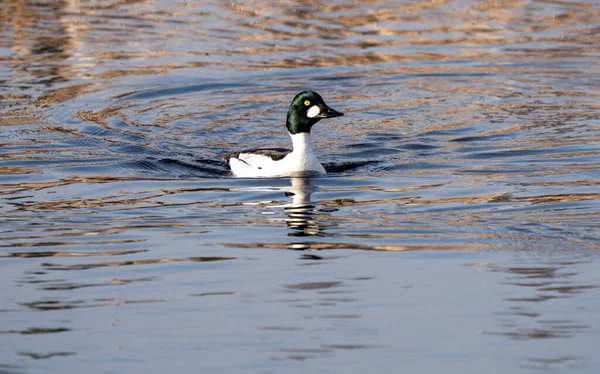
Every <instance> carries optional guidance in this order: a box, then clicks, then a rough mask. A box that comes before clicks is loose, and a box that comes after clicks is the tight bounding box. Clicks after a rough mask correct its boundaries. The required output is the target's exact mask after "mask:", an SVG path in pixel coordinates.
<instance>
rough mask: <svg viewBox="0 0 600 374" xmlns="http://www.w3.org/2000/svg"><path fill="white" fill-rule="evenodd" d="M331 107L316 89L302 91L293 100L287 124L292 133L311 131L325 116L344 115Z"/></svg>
mask: <svg viewBox="0 0 600 374" xmlns="http://www.w3.org/2000/svg"><path fill="white" fill-rule="evenodd" d="M343 115H344V113H340V112H338V111H336V110H334V109H331V108H330V107H329V106H327V104H325V101H323V98H322V97H321V95H319V94H318V93H316V92H314V91H302V92H300V93H299V94H298V95H296V97H294V99H293V100H292V104H291V105H290V109H289V110H288V114H287V121H286V126H287V129H288V131H289V132H290V134H292V135H293V134H298V133H310V129H311V128H312V126H313V125H314V124H315V123H317V122H319V121H320V120H321V119H323V118H332V117H339V116H343Z"/></svg>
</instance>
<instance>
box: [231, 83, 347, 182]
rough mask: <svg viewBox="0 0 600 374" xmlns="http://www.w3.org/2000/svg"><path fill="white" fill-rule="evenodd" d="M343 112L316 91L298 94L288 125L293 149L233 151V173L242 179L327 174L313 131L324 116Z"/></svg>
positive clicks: (328, 116)
mask: <svg viewBox="0 0 600 374" xmlns="http://www.w3.org/2000/svg"><path fill="white" fill-rule="evenodd" d="M343 115H344V114H343V113H341V112H338V111H336V110H334V109H332V108H330V107H329V106H328V105H327V104H325V101H324V100H323V98H322V97H321V95H319V94H318V93H316V92H315V91H302V92H300V93H298V94H297V95H296V96H295V97H294V99H293V100H292V103H291V104H290V107H289V109H288V113H287V119H286V124H285V125H286V127H287V130H288V133H289V135H290V137H291V138H292V146H293V150H291V151H290V150H289V149H284V148H255V149H249V150H245V151H241V152H236V153H233V154H231V155H229V156H228V157H227V162H228V164H229V167H230V168H231V172H232V174H233V175H234V176H235V177H242V178H257V177H280V176H292V175H298V174H307V173H317V174H326V171H325V168H324V167H323V165H321V163H320V162H319V160H317V157H316V156H315V153H314V152H313V149H312V145H311V139H310V131H311V129H312V127H313V125H315V124H316V123H317V122H319V121H320V120H322V119H324V118H334V117H340V116H343Z"/></svg>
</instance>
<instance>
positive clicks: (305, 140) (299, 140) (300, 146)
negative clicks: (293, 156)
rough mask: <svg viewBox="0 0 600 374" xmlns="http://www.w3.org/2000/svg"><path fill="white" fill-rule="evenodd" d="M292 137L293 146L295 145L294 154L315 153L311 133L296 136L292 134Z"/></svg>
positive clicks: (300, 133)
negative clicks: (311, 142)
mask: <svg viewBox="0 0 600 374" xmlns="http://www.w3.org/2000/svg"><path fill="white" fill-rule="evenodd" d="M290 137H291V138H292V144H293V145H294V153H300V154H307V153H313V150H312V146H311V144H310V133H307V132H299V133H296V134H290Z"/></svg>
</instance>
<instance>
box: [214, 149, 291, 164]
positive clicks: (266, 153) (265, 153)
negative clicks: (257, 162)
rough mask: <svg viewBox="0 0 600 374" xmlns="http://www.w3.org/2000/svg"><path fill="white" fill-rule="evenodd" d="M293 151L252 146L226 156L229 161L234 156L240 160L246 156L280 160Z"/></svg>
mask: <svg viewBox="0 0 600 374" xmlns="http://www.w3.org/2000/svg"><path fill="white" fill-rule="evenodd" d="M291 152H292V151H291V150H290V149H287V148H252V149H246V150H243V151H241V152H234V153H230V154H228V155H226V156H225V157H224V159H225V161H226V162H229V161H230V160H231V159H232V158H237V159H238V160H243V159H246V158H253V157H255V156H256V157H257V158H261V157H260V156H262V157H267V158H269V159H271V160H273V161H279V160H281V159H283V158H284V157H285V156H287V155H288V154H290V153H291Z"/></svg>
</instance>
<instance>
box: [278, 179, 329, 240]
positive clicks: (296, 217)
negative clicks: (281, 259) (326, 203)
mask: <svg viewBox="0 0 600 374" xmlns="http://www.w3.org/2000/svg"><path fill="white" fill-rule="evenodd" d="M316 180H317V179H316V178H315V177H310V176H306V177H292V178H290V181H291V184H292V186H291V188H290V189H289V191H288V192H286V196H288V197H291V198H292V203H291V204H289V206H286V207H284V212H285V214H286V215H287V216H288V219H287V226H288V228H289V229H290V233H289V234H288V235H289V236H293V237H305V236H319V235H321V233H322V231H323V228H324V225H323V224H320V223H319V221H318V219H323V217H319V218H318V219H315V218H314V216H315V209H316V205H315V203H313V202H312V201H311V195H312V194H313V193H314V192H316V191H318V190H319V187H318V186H317V185H316V184H315V182H316ZM288 248H290V249H310V244H309V243H290V244H289V245H288Z"/></svg>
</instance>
